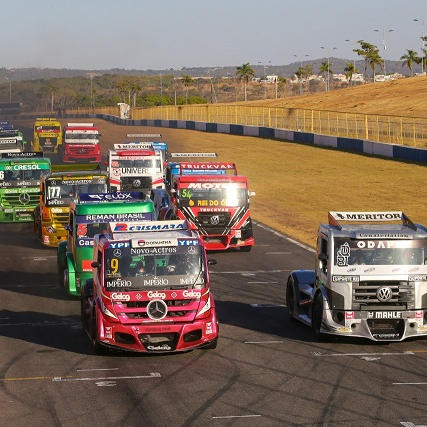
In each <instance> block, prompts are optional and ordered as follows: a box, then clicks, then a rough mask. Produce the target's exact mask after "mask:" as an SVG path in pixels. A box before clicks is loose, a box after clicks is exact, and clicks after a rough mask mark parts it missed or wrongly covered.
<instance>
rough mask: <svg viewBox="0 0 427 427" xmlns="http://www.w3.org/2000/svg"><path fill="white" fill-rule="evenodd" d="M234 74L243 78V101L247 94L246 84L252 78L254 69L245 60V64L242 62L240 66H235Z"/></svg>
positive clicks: (240, 78)
mask: <svg viewBox="0 0 427 427" xmlns="http://www.w3.org/2000/svg"><path fill="white" fill-rule="evenodd" d="M236 76H237V78H238V79H239V81H240V80H243V82H244V84H245V101H247V100H248V98H247V94H246V85H247V84H248V82H249V80H250V79H252V77H253V76H255V71H254V69H253V68H252V67H251V65H250V64H249V62H247V63H246V64H243V65H242V66H240V67H237V71H236Z"/></svg>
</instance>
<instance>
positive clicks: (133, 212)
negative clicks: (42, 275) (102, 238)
mask: <svg viewBox="0 0 427 427" xmlns="http://www.w3.org/2000/svg"><path fill="white" fill-rule="evenodd" d="M154 219H155V218H154V207H153V202H152V201H151V199H150V198H148V197H146V196H145V195H144V193H141V192H133V193H130V192H129V193H106V194H103V193H100V194H79V195H78V196H77V197H76V198H75V199H73V200H71V204H70V217H69V221H68V225H66V226H65V228H66V229H67V231H68V233H67V240H64V241H62V242H60V243H59V245H58V253H57V255H58V258H57V264H58V277H59V284H60V285H61V286H63V287H65V289H66V290H67V292H68V294H69V295H72V296H80V288H81V284H82V283H84V282H85V281H86V279H89V278H91V277H92V267H91V264H92V257H93V237H94V235H95V234H100V233H105V232H106V231H107V228H108V223H109V222H111V221H115V222H116V221H126V222H130V221H151V220H154Z"/></svg>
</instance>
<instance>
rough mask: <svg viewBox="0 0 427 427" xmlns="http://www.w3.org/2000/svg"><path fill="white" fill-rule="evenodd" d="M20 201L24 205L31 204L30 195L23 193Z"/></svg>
mask: <svg viewBox="0 0 427 427" xmlns="http://www.w3.org/2000/svg"><path fill="white" fill-rule="evenodd" d="M19 201H20V202H21V203H22V204H23V205H27V204H28V203H30V195H29V194H28V193H22V194H20V195H19Z"/></svg>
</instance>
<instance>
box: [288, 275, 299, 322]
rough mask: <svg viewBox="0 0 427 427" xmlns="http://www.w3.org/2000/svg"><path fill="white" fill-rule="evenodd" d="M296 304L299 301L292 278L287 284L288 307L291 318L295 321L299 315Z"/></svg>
mask: <svg viewBox="0 0 427 427" xmlns="http://www.w3.org/2000/svg"><path fill="white" fill-rule="evenodd" d="M296 304H297V301H296V294H295V287H294V283H293V281H292V280H290V279H289V280H288V283H287V286H286V306H287V307H288V314H289V318H290V319H291V320H292V321H294V322H295V321H296V317H297V316H298V310H297V307H296Z"/></svg>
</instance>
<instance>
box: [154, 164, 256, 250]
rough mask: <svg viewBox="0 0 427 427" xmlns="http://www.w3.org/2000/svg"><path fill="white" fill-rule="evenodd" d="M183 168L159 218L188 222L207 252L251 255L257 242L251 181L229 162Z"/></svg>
mask: <svg viewBox="0 0 427 427" xmlns="http://www.w3.org/2000/svg"><path fill="white" fill-rule="evenodd" d="M179 168H180V172H179V173H178V174H175V175H172V177H171V180H172V181H171V185H170V190H167V191H168V193H169V194H168V197H167V200H166V203H168V206H165V207H163V208H162V209H160V215H159V217H160V218H161V219H182V220H184V219H185V220H187V221H188V223H189V224H190V227H191V228H192V229H193V230H195V231H197V233H198V234H199V235H200V237H201V239H202V241H203V243H204V245H205V247H206V249H207V250H227V249H231V248H240V250H241V251H242V252H249V251H250V250H251V248H252V246H253V245H254V243H255V241H254V235H253V228H252V219H251V215H250V208H249V205H250V196H251V195H254V194H255V193H254V192H250V191H249V184H248V180H247V178H246V177H245V176H242V175H237V168H236V165H235V164H234V163H229V162H181V163H180V164H179ZM207 170H208V171H210V173H207V172H206V171H207ZM190 171H191V172H190ZM230 171H232V172H233V174H232V175H229V174H228V172H230ZM166 181H167V178H166ZM167 185H168V184H167ZM153 197H155V196H153Z"/></svg>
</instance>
